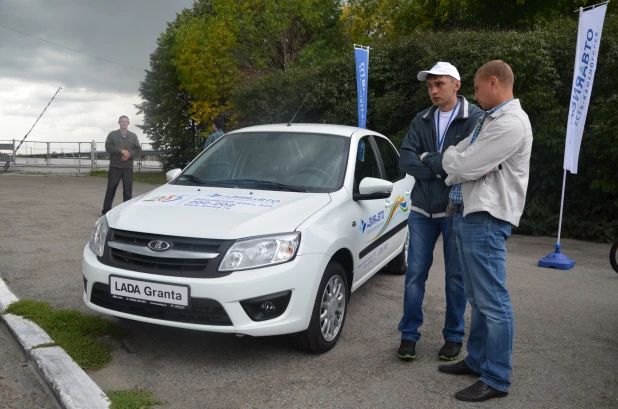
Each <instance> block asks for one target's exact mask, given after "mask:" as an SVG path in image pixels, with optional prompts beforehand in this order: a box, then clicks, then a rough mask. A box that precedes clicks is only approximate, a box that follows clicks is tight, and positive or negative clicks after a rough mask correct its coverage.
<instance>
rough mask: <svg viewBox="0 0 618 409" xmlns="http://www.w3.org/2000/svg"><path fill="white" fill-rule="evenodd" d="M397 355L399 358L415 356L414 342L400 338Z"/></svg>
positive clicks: (412, 357)
mask: <svg viewBox="0 0 618 409" xmlns="http://www.w3.org/2000/svg"><path fill="white" fill-rule="evenodd" d="M397 356H398V357H399V359H414V358H416V342H414V341H408V340H407V339H402V340H401V345H399V350H398V351H397Z"/></svg>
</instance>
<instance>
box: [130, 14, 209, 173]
mask: <svg viewBox="0 0 618 409" xmlns="http://www.w3.org/2000/svg"><path fill="white" fill-rule="evenodd" d="M192 13H193V12H191V11H187V10H184V11H183V12H182V13H181V14H179V15H177V18H176V20H175V21H174V22H173V23H168V28H167V29H166V31H165V32H164V33H163V34H161V36H160V37H159V39H158V40H157V49H156V50H155V51H154V52H153V53H152V54H151V56H150V70H147V71H146V77H145V79H144V80H143V81H142V82H141V83H140V87H139V93H140V97H141V98H142V100H143V101H142V103H140V104H137V105H135V107H136V108H137V109H138V114H141V113H143V114H144V124H143V125H141V126H140V128H141V129H142V130H143V131H144V133H145V134H146V135H147V136H148V138H149V139H150V140H152V146H153V148H154V149H155V150H159V151H162V152H164V154H163V155H161V165H162V167H163V169H164V170H169V169H172V168H176V167H178V168H183V167H185V166H186V165H187V164H188V163H189V162H190V161H191V160H192V159H193V158H194V157H195V156H196V154H197V153H199V152H200V150H201V148H202V144H203V142H202V139H201V138H200V137H199V133H200V127H199V125H198V123H197V122H196V121H195V120H194V119H192V118H191V115H190V108H191V103H192V99H191V97H190V96H189V93H188V92H187V91H186V90H185V89H183V88H182V87H181V85H180V81H179V79H178V74H177V72H176V68H175V66H174V64H173V63H172V52H171V50H172V46H173V44H174V41H175V36H176V31H177V29H178V27H179V25H181V24H182V23H183V21H185V20H186V19H187V18H189V17H190V16H191V15H192Z"/></svg>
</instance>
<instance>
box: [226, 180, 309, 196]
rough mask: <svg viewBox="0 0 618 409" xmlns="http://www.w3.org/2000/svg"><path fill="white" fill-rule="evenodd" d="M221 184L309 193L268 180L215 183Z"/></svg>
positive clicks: (305, 190)
mask: <svg viewBox="0 0 618 409" xmlns="http://www.w3.org/2000/svg"><path fill="white" fill-rule="evenodd" d="M217 182H219V183H221V184H224V183H225V184H230V185H235V186H236V185H243V184H252V185H258V186H263V187H267V188H271V189H272V190H285V191H288V192H303V193H309V191H308V190H307V189H303V188H300V187H295V186H290V185H286V184H284V183H278V182H271V181H270V180H259V179H227V180H219V181H217Z"/></svg>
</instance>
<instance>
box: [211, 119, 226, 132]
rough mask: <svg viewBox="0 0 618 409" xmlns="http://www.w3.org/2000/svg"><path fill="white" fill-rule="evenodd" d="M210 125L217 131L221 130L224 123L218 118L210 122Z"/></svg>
mask: <svg viewBox="0 0 618 409" xmlns="http://www.w3.org/2000/svg"><path fill="white" fill-rule="evenodd" d="M212 123H213V124H215V126H216V127H217V129H223V126H224V121H223V118H221V117H220V116H219V117H217V118H215V120H214V121H212Z"/></svg>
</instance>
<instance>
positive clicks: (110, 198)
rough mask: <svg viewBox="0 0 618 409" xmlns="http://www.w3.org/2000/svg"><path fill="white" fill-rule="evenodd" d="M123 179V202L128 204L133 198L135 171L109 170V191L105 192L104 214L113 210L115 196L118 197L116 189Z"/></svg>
mask: <svg viewBox="0 0 618 409" xmlns="http://www.w3.org/2000/svg"><path fill="white" fill-rule="evenodd" d="M120 179H122V201H123V202H126V201H127V200H131V198H132V197H133V169H131V168H129V169H123V168H113V167H110V168H109V173H108V174H107V191H106V192H105V200H104V201H103V212H106V213H107V212H108V211H110V210H111V209H112V203H114V196H116V188H117V187H118V183H120Z"/></svg>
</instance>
